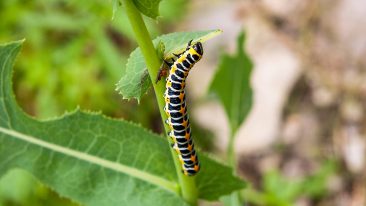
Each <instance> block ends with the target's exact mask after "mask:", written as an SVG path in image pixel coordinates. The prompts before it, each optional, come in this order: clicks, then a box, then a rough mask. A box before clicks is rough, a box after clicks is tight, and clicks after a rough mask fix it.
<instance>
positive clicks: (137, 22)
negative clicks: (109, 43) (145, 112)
mask: <svg viewBox="0 0 366 206" xmlns="http://www.w3.org/2000/svg"><path fill="white" fill-rule="evenodd" d="M122 2H123V6H124V8H125V10H126V13H127V16H128V19H129V21H130V23H131V26H132V29H133V31H134V34H135V36H136V41H137V44H138V45H139V47H140V49H141V52H142V55H143V56H144V58H145V61H146V66H147V70H148V72H149V75H150V79H151V82H153V87H154V91H155V95H156V99H157V101H158V105H159V110H160V115H161V117H162V122H163V124H164V129H165V132H166V134H167V132H169V127H168V126H167V125H166V124H165V123H164V120H165V119H167V118H168V117H167V116H166V114H165V112H164V110H163V107H164V105H165V102H164V98H163V94H164V91H165V85H164V83H163V82H159V83H158V84H155V77H156V75H157V73H158V71H159V68H160V66H161V60H159V58H158V55H157V54H156V50H155V48H154V45H153V43H152V40H151V38H150V35H149V33H148V31H147V28H146V25H145V23H144V21H143V19H142V16H141V14H140V12H139V11H138V10H137V8H136V7H135V5H134V3H133V2H132V0H122ZM167 138H168V141H169V142H171V140H170V137H167ZM170 151H171V154H172V156H173V159H174V164H175V168H176V171H177V176H178V181H179V186H180V191H181V195H182V197H183V199H184V200H185V201H186V202H188V203H189V204H190V205H197V199H198V191H197V188H196V184H195V179H194V177H188V176H185V175H184V174H183V173H182V171H181V165H180V162H179V159H178V156H177V154H176V152H175V151H174V149H173V148H171V147H170Z"/></svg>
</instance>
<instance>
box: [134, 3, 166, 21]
mask: <svg viewBox="0 0 366 206" xmlns="http://www.w3.org/2000/svg"><path fill="white" fill-rule="evenodd" d="M160 1H161V0H133V3H134V4H135V6H136V8H137V9H138V10H139V11H140V12H141V13H143V14H144V15H145V16H148V17H150V18H153V19H156V17H158V16H159V4H160Z"/></svg>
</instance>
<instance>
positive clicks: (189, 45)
mask: <svg viewBox="0 0 366 206" xmlns="http://www.w3.org/2000/svg"><path fill="white" fill-rule="evenodd" d="M192 41H193V39H191V40H189V42H188V45H187V48H186V50H188V49H189V47H191V45H192Z"/></svg>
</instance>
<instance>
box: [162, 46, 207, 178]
mask: <svg viewBox="0 0 366 206" xmlns="http://www.w3.org/2000/svg"><path fill="white" fill-rule="evenodd" d="M174 55H175V56H176V57H177V59H176V60H175V61H174V62H173V63H172V64H171V65H169V66H170V70H169V73H168V77H167V78H166V85H165V87H166V90H165V92H164V100H165V107H164V111H165V113H166V114H167V116H168V119H167V120H166V121H165V123H166V124H168V125H169V127H170V129H171V131H170V132H169V133H168V135H169V136H170V137H171V138H172V140H173V142H174V143H173V144H172V147H173V149H174V150H175V151H176V152H177V154H178V156H179V160H180V162H181V165H182V171H183V173H184V174H185V175H188V176H192V175H195V174H196V173H197V172H198V171H199V170H200V163H199V160H198V157H197V154H196V151H195V149H194V144H193V140H192V134H191V128H190V124H189V116H188V114H187V105H186V99H185V81H186V78H187V76H188V74H189V71H190V70H191V69H192V67H193V66H194V64H195V63H197V62H198V61H199V60H200V59H201V57H202V55H203V48H202V44H201V42H197V43H194V44H193V45H191V41H190V42H189V43H188V46H187V48H186V50H185V51H184V52H183V53H181V54H174ZM169 64H170V63H169ZM161 73H162V72H161V71H160V72H159V74H158V78H157V79H160V78H161V76H160V75H161Z"/></svg>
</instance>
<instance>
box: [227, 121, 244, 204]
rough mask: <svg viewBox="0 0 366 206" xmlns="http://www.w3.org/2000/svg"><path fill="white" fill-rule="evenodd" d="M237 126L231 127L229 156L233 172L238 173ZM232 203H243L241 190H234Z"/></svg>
mask: <svg viewBox="0 0 366 206" xmlns="http://www.w3.org/2000/svg"><path fill="white" fill-rule="evenodd" d="M237 128H238V127H237V126H232V127H231V128H230V136H229V144H228V147H227V158H228V161H229V164H230V166H231V167H232V168H233V174H234V175H236V165H237V163H236V157H235V151H234V139H235V133H236V131H237ZM230 205H232V206H240V205H241V198H240V193H239V191H236V192H233V193H232V194H231V195H230Z"/></svg>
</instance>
